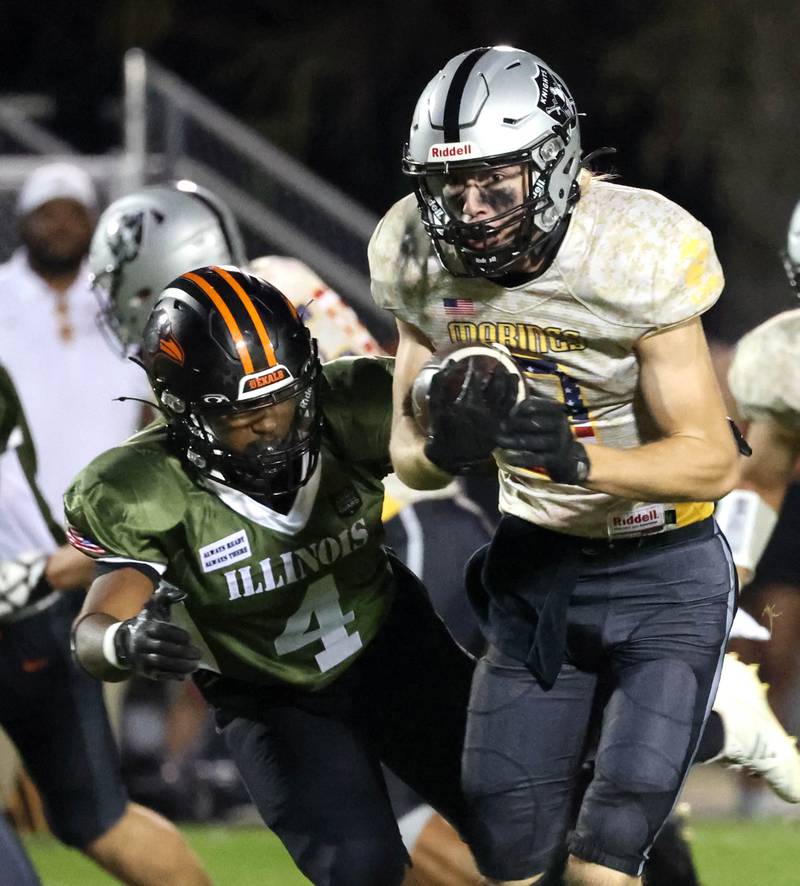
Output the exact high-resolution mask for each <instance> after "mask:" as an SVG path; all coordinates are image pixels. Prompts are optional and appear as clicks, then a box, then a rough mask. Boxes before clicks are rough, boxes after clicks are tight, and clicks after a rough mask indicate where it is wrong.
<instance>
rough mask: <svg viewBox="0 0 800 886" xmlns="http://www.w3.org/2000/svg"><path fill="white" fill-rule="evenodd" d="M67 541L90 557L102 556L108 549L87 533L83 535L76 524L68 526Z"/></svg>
mask: <svg viewBox="0 0 800 886" xmlns="http://www.w3.org/2000/svg"><path fill="white" fill-rule="evenodd" d="M67 541H68V542H69V543H70V544H71V545H72V547H73V548H75V549H76V550H79V551H81V552H82V553H84V554H88V555H89V556H90V557H102V556H103V554H107V553H108V551H107V550H106V549H105V548H104V547H102V546H101V545H99V544H98V543H97V542H96V541H94V540H93V539H91V538H89V536H87V535H81V534H80V532H78V530H77V529H76V528H75V527H74V526H67Z"/></svg>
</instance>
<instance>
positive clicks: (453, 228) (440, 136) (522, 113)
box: [403, 46, 581, 277]
mask: <svg viewBox="0 0 800 886" xmlns="http://www.w3.org/2000/svg"><path fill="white" fill-rule="evenodd" d="M580 153H581V148H580V134H579V129H578V116H577V111H576V109H575V102H574V101H573V99H572V96H571V95H570V93H569V90H568V89H567V87H566V86H565V84H564V82H563V81H562V80H561V78H560V77H559V76H558V75H557V74H556V73H555V72H554V71H553V70H552V69H551V68H550V67H548V66H547V65H546V64H545V63H544V62H543V61H542V60H541V59H539V58H537V57H536V56H535V55H531V54H530V53H529V52H524V51H522V50H519V49H514V48H511V47H505V46H495V47H483V48H480V49H474V50H471V51H469V52H464V53H461V55H457V56H456V57H455V58H453V59H451V60H450V61H449V62H448V63H447V64H446V65H445V67H444V69H443V70H442V71H440V72H439V73H438V74H437V75H436V76H435V77H434V78H433V80H431V82H430V83H429V84H428V86H427V87H426V88H425V90H424V92H423V93H422V95H421V97H420V99H419V102H418V103H417V107H416V110H415V112H414V119H413V121H412V124H411V133H410V136H409V141H408V144H407V146H406V149H405V153H404V157H403V171H404V172H405V173H406V174H407V175H409V176H412V177H413V178H414V181H415V191H416V195H417V201H418V203H419V208H420V213H421V216H422V223H423V225H424V227H425V230H426V231H427V233H428V235H429V236H430V238H431V240H432V242H433V246H434V248H435V250H436V253H437V255H438V257H439V260H440V261H441V263H442V264H443V266H444V267H445V268H446V269H447V270H448V271H449V272H450V273H451V274H454V275H455V276H470V277H474V276H486V277H495V276H498V275H501V274H504V273H507V272H508V271H510V270H512V269H513V270H519V269H520V266H519V263H520V261H521V260H522V259H525V258H526V257H528V258H530V259H532V260H533V261H534V262H538V261H539V260H540V259H546V258H547V257H548V256H549V255H551V254H552V253H553V252H554V251H555V249H557V247H558V244H559V243H560V240H561V237H562V236H563V233H564V228H565V221H566V219H567V218H568V215H569V213H570V212H571V210H572V207H573V205H574V204H575V202H576V201H577V200H578V197H579V191H578V184H577V177H578V173H579V171H580ZM517 166H519V167H521V175H522V188H521V199H520V200H519V201H516V202H514V204H513V205H505V203H504V201H503V200H497V199H495V200H494V201H493V200H492V194H491V192H490V188H491V185H492V182H493V175H494V177H495V178H502V176H503V175H507V174H508V172H509V171H510V170H509V168H510V167H511V168H512V170H511V171H515V170H513V167H517ZM465 181H468V182H470V183H472V185H473V187H477V188H478V189H479V190H480V192H481V193H482V194H484V195H485V196H486V201H487V204H488V205H490V206H491V205H493V204H494V205H495V207H496V212H495V214H494V215H492V216H491V217H486V218H482V219H480V220H477V221H470V220H465V219H464V218H463V208H462V207H461V206H460V204H459V201H458V192H459V183H462V187H461V191H463V182H465Z"/></svg>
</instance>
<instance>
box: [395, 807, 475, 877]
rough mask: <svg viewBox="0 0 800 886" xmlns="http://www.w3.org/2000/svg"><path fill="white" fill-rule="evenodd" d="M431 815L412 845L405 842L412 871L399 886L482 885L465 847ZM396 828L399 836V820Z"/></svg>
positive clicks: (456, 835)
mask: <svg viewBox="0 0 800 886" xmlns="http://www.w3.org/2000/svg"><path fill="white" fill-rule="evenodd" d="M431 812H432V815H430V816H428V818H427V819H426V821H425V823H424V825H423V826H422V829H421V830H420V831H419V833H418V834H417V836H416V839H415V840H414V842H413V845H411V846H409V844H408V842H406V848H407V849H408V850H409V853H410V855H411V864H412V865H413V868H412V870H411V871H410V872H409V874H407V875H406V880H404V881H403V886H481V884H483V883H484V882H485V881H484V880H483V878H482V877H481V875H480V873H479V872H478V868H477V865H476V864H475V859H474V858H473V856H472V853H471V852H470V850H469V847H468V846H467V844H466V843H465V842H464V841H463V840H462V839H461V837H459V835H458V832H457V831H456V830H455V828H454V827H453V826H452V825H450V824H448V822H447V821H445V819H443V818H442V816H441V815H439V814H438V813H435V812H433V810H431ZM411 814H412V815H413V813H411ZM398 824H399V825H400V833H401V834H403V819H401V820H400V821H399V822H398ZM404 842H405V841H404Z"/></svg>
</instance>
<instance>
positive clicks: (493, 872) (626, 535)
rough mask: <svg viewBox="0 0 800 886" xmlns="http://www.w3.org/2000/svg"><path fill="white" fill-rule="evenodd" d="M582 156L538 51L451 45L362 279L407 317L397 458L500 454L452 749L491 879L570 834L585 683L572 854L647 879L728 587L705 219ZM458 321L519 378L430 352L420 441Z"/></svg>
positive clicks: (457, 338) (688, 748)
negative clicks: (416, 408) (466, 717)
mask: <svg viewBox="0 0 800 886" xmlns="http://www.w3.org/2000/svg"><path fill="white" fill-rule="evenodd" d="M582 166H583V164H582V162H581V152H580V140H579V132H578V117H577V112H576V110H575V105H574V102H573V100H572V98H571V96H570V94H569V91H568V90H567V88H566V86H565V85H564V83H563V82H562V81H561V79H560V78H559V77H558V75H556V74H555V72H553V71H552V69H550V68H549V67H548V66H547V65H546V64H545V63H544V62H542V61H541V60H540V59H538V58H536V57H535V56H532V55H531V54H530V53H527V52H523V51H520V50H517V49H513V48H510V47H490V48H486V47H484V48H480V49H476V50H472V51H470V52H466V53H462V54H461V55H459V56H457V57H455V58H454V59H451V60H450V61H449V62H448V63H447V65H446V66H445V67H444V68H443V70H442V71H440V72H439V74H437V75H436V77H434V79H433V80H432V81H431V82H430V84H429V85H428V86H427V87H426V89H425V90H424V92H423V94H422V96H421V98H420V101H419V103H418V105H417V109H416V112H415V114H414V118H413V122H412V126H411V134H410V138H409V143H408V146H407V149H406V152H405V159H404V171H405V172H406V173H407V174H409V175H410V176H411V177H412V178H413V180H414V183H415V191H416V198H415V197H414V196H409V197H407V198H405V199H403V200H401V201H400V202H399V203H397V204H395V206H393V207H392V208H391V209H390V210H389V212H388V213H387V214H386V216H385V217H384V218H383V220H382V221H381V223H380V224H379V226H378V228H377V229H376V232H375V234H374V235H373V239H372V242H371V244H370V269H371V274H372V286H373V295H374V297H375V300H376V302H377V303H378V304H379V305H381V306H383V307H386V308H388V309H389V310H391V311H392V312H393V313H394V314H395V316H396V318H397V321H398V328H399V334H400V343H399V348H398V352H397V367H396V371H395V377H394V378H395V390H394V399H395V418H394V425H393V435H392V457H393V462H394V465H395V469H396V470H397V472H398V474H399V476H400V477H401V479H403V480H405V481H406V482H407V483H409V485H412V486H420V487H436V486H438V485H441V484H444V483H446V482H448V481H449V479H450V477H451V476H452V475H453V474H460V473H466V472H469V471H472V470H475V469H478V468H479V466H480V465H481V464H482V463H485V461H486V460H487V459H489V458H490V456H492V454H494V457H495V459H496V461H497V464H498V467H499V472H500V480H501V493H500V507H501V511H502V512H503V513H504V518H503V520H502V521H501V524H500V527H499V529H498V532H497V533H496V535H495V538H494V540H493V542H492V544H491V545H490V546H489V548H488V551H483V552H481V554H480V555H479V556H478V557H477V558H474V559H473V561H472V562H471V564H470V567H469V570H468V585H469V590H470V594H471V596H472V597H473V599H474V600H475V601H476V603H477V606H476V608H477V611H478V613H479V615H480V616H481V617H482V619H483V622H484V630H485V633H486V636H487V638H488V639H489V641H490V644H491V645H490V650H489V653H488V655H487V656H486V657H485V658H484V659H483V660H482V662H481V663H480V664H479V666H478V672H477V675H476V680H475V683H474V685H473V698H472V703H471V709H470V724H469V729H468V735H467V743H466V747H465V781H466V788H467V791H468V792H469V793H470V794H471V796H472V799H473V801H474V803H475V804H476V807H477V810H478V815H477V817H476V822H475V831H474V833H472V834H470V835H468V836H469V837H470V842H471V844H472V847H473V850H474V851H475V852H476V855H477V857H478V862H479V865H480V867H481V869H482V872H483V873H484V875H485V876H487V878H488V881H489V882H490V883H502V884H531V883H535V882H539V881H540V880H541V875H542V872H543V871H544V870H545V869H546V867H547V865H548V863H549V862H550V860H551V859H552V857H553V854H554V853H555V851H556V847H558V846H559V845H560V844H561V843H562V842H563V841H564V840H565V839H566V836H567V830H568V828H569V826H570V824H571V821H570V818H569V815H570V813H569V806H570V802H569V801H570V799H571V798H572V797H573V796H574V794H575V792H576V790H577V784H578V777H579V776H578V773H579V768H580V764H581V760H582V755H583V751H584V745H585V743H586V741H587V740H588V738H589V735H590V731H591V729H592V727H593V726H594V725H596V724H597V723H598V718H597V717H596V716H595V714H596V713H597V709H596V703H597V700H598V699H601V700H602V702H603V704H604V708H605V716H604V718H603V721H602V728H601V732H600V738H599V747H598V752H597V762H596V770H595V776H594V779H593V781H592V783H591V785H590V786H589V788H588V790H587V792H586V794H585V796H584V798H583V801H582V803H581V806H580V811H579V814H578V818H577V825H576V827H575V829H574V831H573V832H572V834H571V836H570V838H569V847H570V852H571V856H570V860H569V866H568V876H569V877H571V878H572V879H571V880H570V882H571V883H574V884H579V886H590V884H592V886H593V884H608V886H613V884H635V883H639V882H641V881H640V874H641V870H642V866H643V864H644V859H645V857H646V854H647V852H648V849H649V847H650V845H651V844H652V841H653V838H654V836H655V834H656V833H657V831H658V829H659V828H660V826H661V824H662V823H663V821H664V819H665V818H666V816H667V814H668V813H669V810H670V808H671V807H672V805H673V803H674V802H675V799H676V797H677V795H678V793H679V791H680V788H681V786H682V783H683V779H684V777H685V774H686V771H687V770H688V767H689V765H690V763H691V761H692V759H693V758H694V756H695V754H696V752H697V749H698V742H699V738H700V734H701V732H702V729H703V724H704V722H705V720H706V717H707V715H708V712H709V710H710V707H711V701H712V700H713V697H714V692H715V690H716V684H717V681H718V679H719V672H720V669H721V666H722V657H723V651H724V646H725V642H726V638H727V635H728V631H729V629H730V625H731V621H732V617H733V610H734V606H735V587H734V581H733V568H732V564H731V561H730V556H729V553H728V550H727V545H726V544H725V542H724V539H723V538H722V536H721V534H720V533H719V531H718V529H717V527H716V526H715V524H714V521H713V519H711V515H712V512H713V507H714V506H713V502H714V501H715V500H716V499H718V498H720V497H721V496H723V495H724V494H725V493H726V492H728V491H729V490H730V489H731V488H732V487H733V484H734V482H735V477H736V472H737V451H736V446H735V444H734V440H733V437H732V435H731V433H730V429H729V427H728V423H727V421H726V417H725V411H724V407H723V404H722V400H721V397H720V393H719V389H718V386H717V383H716V381H715V378H714V375H713V371H712V369H711V364H710V360H709V357H708V350H707V346H706V343H705V338H704V335H703V330H702V325H701V322H700V315H701V314H702V313H703V312H704V311H705V310H707V309H708V308H709V307H710V306H711V305H712V304H713V303H714V302H715V301H716V299H717V298H718V296H719V294H720V292H721V290H722V286H723V277H722V271H721V269H720V267H719V263H718V261H717V259H716V256H715V254H714V250H713V245H712V242H711V237H710V234H709V232H708V231H707V230H706V229H705V228H704V227H703V226H702V225H701V224H699V223H698V222H697V221H696V220H695V219H694V218H692V217H691V216H690V215H689V214H688V213H686V212H685V211H684V210H682V209H681V208H680V207H678V206H676V205H675V204H673V203H671V202H670V201H668V200H666V199H665V198H663V197H661V196H660V195H658V194H654V193H652V192H649V191H642V190H636V189H633V188H628V187H622V186H620V185H618V184H613V183H611V182H608V181H603V180H602V179H599V178H596V177H593V176H592V175H590V174H589V173H588V172H587V171H585V170H583V168H582ZM468 341H485V342H499V343H501V344H503V345H505V346H506V347H507V348H509V349H510V350H511V352H512V354H513V355H514V356H515V358H516V360H517V363H518V365H519V367H520V368H521V369H522V370H523V372H524V374H525V376H526V386H527V394H528V396H527V397H526V398H525V399H524V400H523V402H522V403H520V404H517V405H516V406H513V408H510V407H511V405H512V404H513V403H514V399H515V397H514V394H516V393H517V392H516V391H515V390H514V389H513V388H514V384H515V382H514V381H513V380H512V379H509V380H508V383H507V389H506V390H504V391H503V394H504V396H501V397H499V398H494V399H492V400H490V399H488V398H486V397H485V395H484V391H485V387H484V385H485V382H486V379H481V378H480V377H479V374H477V373H473V374H471V375H468V376H467V377H468V379H469V380H470V381H469V383H468V384H466V383H465V387H464V389H463V390H462V391H461V396H460V397H459V399H458V404H460V405H458V404H454V403H452V402H450V401H447V400H446V398H445V397H443V396H441V395H442V392H444V391H446V389H447V384H446V383H447V381H448V380H450V379H449V376H448V367H447V366H445V368H444V369H443V370H442V372H441V373H440V378H439V381H438V382H437V381H436V377H434V381H433V383H432V386H431V391H430V396H431V417H432V418H431V421H432V429H431V432H430V434H429V435H428V437H427V438H426V437H425V436H423V434H422V433H421V432H420V430H419V428H418V427H417V425H416V423H415V421H414V418H413V415H412V411H411V408H410V398H409V391H410V388H411V385H412V382H413V381H414V379H415V377H416V375H417V373H418V371H419V369H420V368H421V366H422V365H423V364H424V362H425V361H426V360H428V359H429V358H430V356H431V354H432V353H433V351H434V350H435V349H437V348H441V347H443V346H445V345H449V344H451V343H454V342H468ZM493 390H495V391H496V390H497V387H496V385H495V386H494V387H493ZM726 725H727V724H726ZM720 731H721V730H720ZM726 739H727V734H726ZM720 741H721V738H720ZM706 756H708V755H706Z"/></svg>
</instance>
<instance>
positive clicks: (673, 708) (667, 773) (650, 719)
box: [594, 661, 697, 795]
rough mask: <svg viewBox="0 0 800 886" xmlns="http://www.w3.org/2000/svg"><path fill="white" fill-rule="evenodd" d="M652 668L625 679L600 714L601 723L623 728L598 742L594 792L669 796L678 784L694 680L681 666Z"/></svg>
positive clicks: (691, 715) (660, 664) (687, 738)
mask: <svg viewBox="0 0 800 886" xmlns="http://www.w3.org/2000/svg"><path fill="white" fill-rule="evenodd" d="M653 665H654V666H653V667H652V668H650V667H648V666H643V667H642V668H641V669H640V670H639V671H638V672H637V673H636V674H634V675H632V676H630V677H628V678H627V679H626V680H625V682H624V683H623V684H622V686H621V687H620V688H619V689H618V690H617V691H616V692H615V694H614V698H613V699H612V701H611V702H610V704H609V706H608V707H607V709H606V722H612V723H614V722H616V723H620V724H627V728H619V729H614V728H611V729H608V730H606V731H605V732H604V734H603V737H602V739H601V742H600V747H599V748H598V753H597V762H596V770H595V779H594V788H595V789H599V790H601V791H602V792H603V793H607V794H609V795H613V793H615V792H617V793H633V794H641V793H659V792H662V791H673V790H676V789H677V788H678V787H679V785H680V783H681V781H682V780H683V775H684V768H685V761H686V757H687V754H688V751H689V743H690V740H691V738H692V728H693V725H692V724H693V719H694V708H695V699H696V696H697V681H696V679H695V676H694V673H693V672H692V670H691V668H689V667H688V665H685V664H684V663H683V662H672V661H668V662H657V663H653ZM655 665H657V667H655ZM656 676H657V677H658V680H657V681H656V679H655V678H656Z"/></svg>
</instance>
